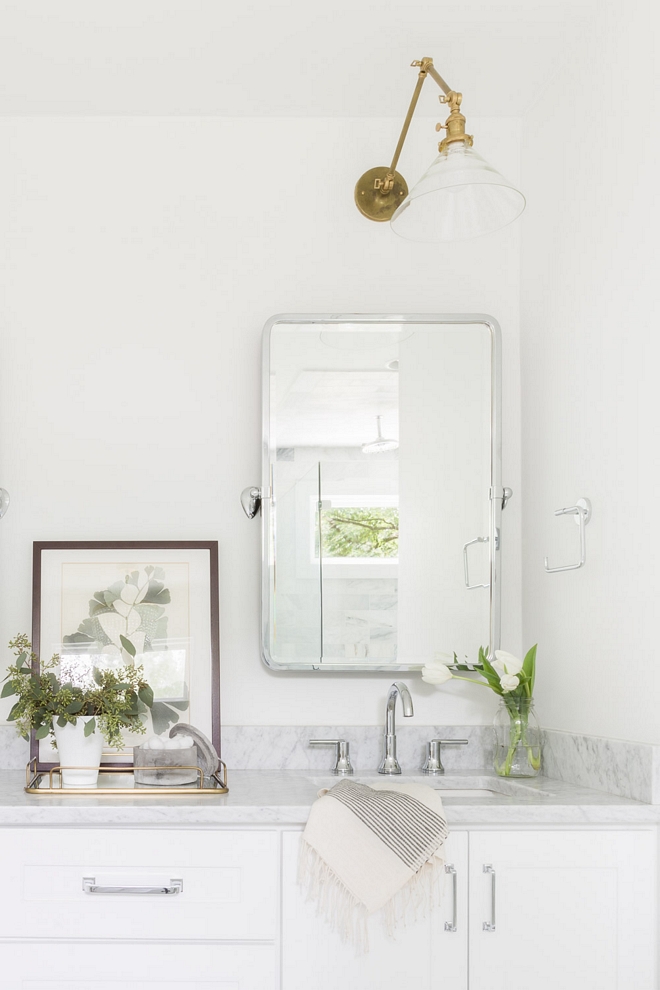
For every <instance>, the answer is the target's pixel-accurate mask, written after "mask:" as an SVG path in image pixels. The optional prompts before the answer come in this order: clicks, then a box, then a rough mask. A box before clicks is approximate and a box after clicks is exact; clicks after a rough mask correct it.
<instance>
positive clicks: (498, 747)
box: [493, 695, 541, 777]
mask: <svg viewBox="0 0 660 990" xmlns="http://www.w3.org/2000/svg"><path fill="white" fill-rule="evenodd" d="M493 729H494V732H495V756H494V763H495V771H496V773H498V774H499V775H500V777H536V775H537V774H538V772H539V770H540V769H541V729H540V726H539V723H538V721H537V719H536V714H535V712H534V700H533V699H532V698H517V697H513V696H512V695H505V696H504V697H503V698H502V700H501V701H500V704H499V707H498V709H497V712H496V713H495V719H494V721H493Z"/></svg>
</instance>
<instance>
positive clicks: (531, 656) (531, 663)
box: [523, 643, 537, 694]
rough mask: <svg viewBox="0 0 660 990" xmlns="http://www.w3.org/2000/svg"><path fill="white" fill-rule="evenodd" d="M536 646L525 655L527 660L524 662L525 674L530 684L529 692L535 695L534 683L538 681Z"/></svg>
mask: <svg viewBox="0 0 660 990" xmlns="http://www.w3.org/2000/svg"><path fill="white" fill-rule="evenodd" d="M536 646H537V644H536V643H535V644H534V646H532V648H531V649H530V650H528V651H527V653H526V654H525V659H524V660H523V674H524V675H525V677H526V678H527V680H528V682H529V692H530V694H534V681H535V680H536Z"/></svg>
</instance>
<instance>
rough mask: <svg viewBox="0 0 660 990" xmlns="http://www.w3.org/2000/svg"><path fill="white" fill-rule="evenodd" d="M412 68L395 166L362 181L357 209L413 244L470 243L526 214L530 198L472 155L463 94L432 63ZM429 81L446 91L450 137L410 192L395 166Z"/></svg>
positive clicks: (368, 174) (445, 126)
mask: <svg viewBox="0 0 660 990" xmlns="http://www.w3.org/2000/svg"><path fill="white" fill-rule="evenodd" d="M412 65H413V66H415V67H417V68H419V74H418V76H417V84H416V86H415V91H414V93H413V96H412V100H411V101H410V106H409V108H408V113H407V114H406V119H405V120H404V122H403V128H402V129H401V135H400V137H399V141H398V144H397V146H396V149H395V151H394V157H393V158H392V164H391V165H389V167H388V166H387V165H379V166H378V167H376V168H370V169H369V171H368V172H365V173H364V175H362V176H361V177H360V178H359V179H358V182H357V185H356V187H355V202H356V205H357V208H358V209H359V211H360V213H362V214H363V215H364V216H365V217H367V218H368V219H369V220H376V221H378V222H383V221H385V220H389V221H390V223H391V226H392V230H393V231H394V232H395V233H396V234H399V235H400V236H401V237H406V238H408V239H409V240H414V241H456V240H466V239H468V238H471V237H479V236H480V235H482V234H489V233H491V232H492V231H495V230H499V229H500V228H501V227H505V226H506V225H507V224H509V223H511V222H512V221H513V220H515V219H516V218H517V217H519V216H520V214H521V213H522V211H523V210H524V209H525V197H524V196H523V194H522V193H521V192H520V191H519V190H518V189H516V187H515V186H514V185H512V183H510V182H509V181H508V180H507V179H505V178H504V176H503V175H500V173H499V172H497V171H496V170H495V169H494V168H492V166H490V165H489V164H488V162H486V161H484V159H483V158H482V157H481V155H478V154H477V152H476V151H474V150H473V148H472V137H471V136H470V135H469V134H466V133H465V117H464V116H463V114H462V113H461V102H462V100H463V95H462V93H457V92H455V90H453V89H450V87H449V86H448V85H447V83H446V82H445V81H444V79H443V78H442V76H441V75H440V74H439V73H438V72H437V71H436V70H435V68H434V66H433V59H431V58H423V59H422V60H421V61H419V62H413V63H412ZM427 76H431V78H432V79H434V80H435V82H436V83H437V84H438V86H439V87H440V89H441V90H442V92H443V94H444V95H443V96H441V97H440V102H441V103H445V104H447V106H448V107H449V116H448V117H447V120H446V121H445V123H444V124H438V125H437V126H436V131H440V130H446V132H447V133H446V135H445V137H444V138H443V139H442V141H441V142H440V144H439V145H438V151H439V155H438V157H437V158H436V160H435V161H434V162H433V164H432V165H431V166H430V167H429V168H428V169H427V171H426V172H425V173H424V175H423V176H422V177H421V179H420V180H419V182H417V184H416V185H415V186H413V188H412V190H411V191H410V192H408V186H407V184H406V180H405V179H404V178H403V176H402V175H401V174H400V173H399V172H397V170H396V167H397V165H398V162H399V157H400V155H401V150H402V148H403V145H404V142H405V140H406V136H407V134H408V130H409V128H410V122H411V120H412V118H413V114H414V112H415V107H416V106H417V101H418V100H419V94H420V93H421V91H422V86H423V85H424V81H425V79H426V77H427Z"/></svg>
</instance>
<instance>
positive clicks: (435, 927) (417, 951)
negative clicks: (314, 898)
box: [282, 832, 467, 990]
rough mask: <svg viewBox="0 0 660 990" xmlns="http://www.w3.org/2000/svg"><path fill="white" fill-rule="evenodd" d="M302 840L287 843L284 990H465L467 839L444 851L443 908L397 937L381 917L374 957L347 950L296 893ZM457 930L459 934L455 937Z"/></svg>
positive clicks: (287, 838)
mask: <svg viewBox="0 0 660 990" xmlns="http://www.w3.org/2000/svg"><path fill="white" fill-rule="evenodd" d="M300 839H301V833H300V832H285V833H284V836H283V855H284V863H283V884H282V891H283V919H282V930H283V943H282V990H311V988H313V990H338V988H341V990H402V988H405V987H410V988H413V987H414V988H415V990H467V833H464V832H454V833H452V834H451V835H450V836H449V839H448V840H447V844H446V861H447V867H450V868H451V869H452V870H454V871H455V873H453V872H451V871H450V872H447V873H446V874H445V883H444V893H443V897H442V903H441V905H440V906H439V907H437V908H436V909H434V910H433V911H432V912H427V913H425V914H424V916H423V917H420V918H419V920H418V921H413V922H410V923H409V924H408V925H407V926H406V927H404V926H403V925H402V926H400V927H398V928H397V929H396V930H395V932H394V937H391V936H388V935H387V934H386V932H385V930H384V926H383V922H382V919H381V918H380V917H379V916H378V915H376V916H375V917H373V918H371V919H370V921H369V951H368V952H367V953H363V954H357V953H356V951H355V949H354V948H353V946H352V945H349V944H347V943H345V942H342V941H341V939H340V937H339V936H338V935H337V934H336V933H335V932H333V931H331V930H330V928H329V927H328V925H327V922H326V921H325V919H324V918H322V917H319V916H318V915H317V913H316V904H315V903H314V902H310V901H306V900H305V895H304V893H303V892H302V891H301V889H300V888H299V887H298V886H297V882H296V876H297V870H298V850H299V848H300ZM454 929H455V930H454Z"/></svg>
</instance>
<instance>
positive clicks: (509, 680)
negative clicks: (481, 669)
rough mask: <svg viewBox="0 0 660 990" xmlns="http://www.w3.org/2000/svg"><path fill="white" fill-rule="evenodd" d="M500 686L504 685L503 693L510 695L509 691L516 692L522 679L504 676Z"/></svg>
mask: <svg viewBox="0 0 660 990" xmlns="http://www.w3.org/2000/svg"><path fill="white" fill-rule="evenodd" d="M500 684H501V685H502V691H503V692H504V694H508V693H509V691H515V690H516V688H517V687H518V685H519V684H520V678H519V677H515V675H514V674H504V675H503V676H502V677H500Z"/></svg>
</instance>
